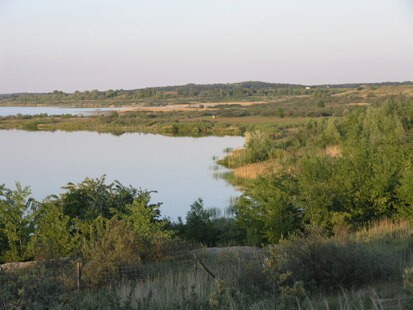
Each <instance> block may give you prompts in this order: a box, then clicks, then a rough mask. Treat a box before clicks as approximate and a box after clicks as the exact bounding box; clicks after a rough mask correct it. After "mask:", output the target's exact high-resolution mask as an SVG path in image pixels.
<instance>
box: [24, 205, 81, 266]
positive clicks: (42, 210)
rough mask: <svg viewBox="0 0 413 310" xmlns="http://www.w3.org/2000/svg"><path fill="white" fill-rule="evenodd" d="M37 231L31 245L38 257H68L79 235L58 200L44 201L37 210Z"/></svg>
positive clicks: (76, 244) (76, 243)
mask: <svg viewBox="0 0 413 310" xmlns="http://www.w3.org/2000/svg"><path fill="white" fill-rule="evenodd" d="M35 223H36V232H35V235H34V237H33V239H32V243H31V246H32V247H33V253H34V256H35V258H36V259H45V258H60V257H68V256H70V255H71V254H72V252H73V250H74V249H75V248H76V247H77V246H78V244H79V242H78V241H79V235H78V234H77V232H76V229H75V227H74V226H73V225H72V224H71V223H70V218H69V216H67V215H65V214H64V213H63V210H62V208H61V206H59V205H58V204H57V203H56V201H52V200H49V201H44V202H43V203H42V204H41V206H40V207H39V208H38V209H37V210H36V212H35Z"/></svg>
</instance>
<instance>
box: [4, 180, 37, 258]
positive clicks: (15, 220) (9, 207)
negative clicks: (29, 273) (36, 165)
mask: <svg viewBox="0 0 413 310" xmlns="http://www.w3.org/2000/svg"><path fill="white" fill-rule="evenodd" d="M30 194H31V192H30V189H29V187H24V188H23V187H22V186H21V185H20V183H16V190H9V189H7V188H5V187H4V185H2V186H0V236H1V238H0V239H1V240H2V241H3V242H2V248H0V260H2V261H6V262H16V261H23V260H26V259H28V258H30V257H31V253H30V249H29V247H28V244H29V242H30V238H31V235H32V233H33V232H34V225H33V221H32V214H33V210H34V209H35V207H36V202H35V201H34V200H33V199H31V198H29V196H30Z"/></svg>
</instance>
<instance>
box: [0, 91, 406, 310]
mask: <svg viewBox="0 0 413 310" xmlns="http://www.w3.org/2000/svg"><path fill="white" fill-rule="evenodd" d="M386 87H387V86H386ZM383 88H385V87H377V88H374V89H373V88H371V87H370V88H361V89H347V90H344V89H341V90H333V91H331V90H329V89H327V88H326V89H318V90H317V91H316V90H314V91H311V92H309V93H305V91H307V90H305V89H300V90H297V91H296V90H294V88H291V89H289V88H287V89H288V92H291V93H288V94H287V95H283V98H282V100H280V101H277V100H273V99H271V96H270V95H269V94H268V93H267V94H266V95H265V94H264V95H262V96H266V102H265V103H260V104H255V105H249V106H242V105H240V106H234V105H220V106H219V107H213V108H207V109H206V108H198V109H194V110H191V111H172V112H165V111H164V112H154V111H147V112H145V111H137V112H127V113H124V114H123V113H112V114H110V115H101V116H95V117H73V116H61V117H56V116H55V117H49V116H46V115H43V116H34V117H29V116H22V115H19V116H17V117H6V118H1V119H0V126H2V128H26V129H31V130H42V129H47V130H55V129H66V130H77V129H86V130H99V131H112V132H116V133H122V132H124V131H144V132H160V133H165V134H191V135H202V134H211V133H215V134H217V133H222V134H228V133H233V134H245V136H246V143H245V147H244V149H242V150H235V151H233V152H232V153H231V154H229V155H228V156H227V157H226V158H224V159H222V160H221V161H220V164H222V165H225V166H227V167H228V168H231V169H233V172H232V173H230V174H226V175H225V176H224V177H226V178H227V179H228V181H230V182H232V183H233V184H234V185H237V186H240V187H241V188H242V189H243V192H244V194H243V195H242V197H241V198H240V199H239V200H238V201H237V202H236V203H235V206H234V209H233V212H234V215H235V216H234V217H219V216H217V214H216V213H214V212H213V210H205V208H204V206H203V202H202V200H201V199H198V200H196V201H195V202H194V203H193V204H192V205H191V206H190V210H189V211H188V213H187V214H186V217H185V219H184V220H183V219H180V218H179V219H178V221H173V220H171V219H167V218H162V216H161V211H160V210H161V204H160V203H153V202H152V201H151V199H150V198H151V192H150V191H146V190H140V189H137V188H134V187H126V186H124V185H122V184H120V183H118V182H114V183H112V184H106V182H105V178H104V177H101V178H99V179H89V178H86V179H85V180H84V181H83V182H81V183H80V184H72V183H69V184H67V186H65V187H64V188H63V189H64V192H63V193H62V194H60V195H52V196H49V197H46V198H45V199H44V200H43V201H35V200H33V199H31V198H30V190H29V188H24V187H22V186H21V185H20V184H17V186H16V189H15V190H13V189H8V188H5V186H4V185H3V186H1V187H0V261H1V262H2V263H10V262H22V261H27V262H33V261H36V263H28V266H26V268H23V267H24V265H21V264H18V265H10V264H4V265H2V271H1V272H0V279H1V280H0V283H1V287H0V307H4V308H5V309H8V308H12V309H13V308H30V309H36V308H38V309H50V308H56V309H79V308H81V309H88V308H90V309H96V308H98V309H99V308H100V309H109V308H112V309H113V308H114V309H274V308H276V309H297V308H298V309H409V307H411V305H412V304H413V299H412V298H413V268H412V267H411V266H412V265H413V261H412V258H413V256H412V254H413V246H412V245H413V242H412V240H413V239H412V236H413V224H412V222H411V221H412V203H413V196H412V193H413V157H412V154H413V153H412V146H413V100H412V97H411V94H410V91H411V90H412V89H413V88H411V87H409V86H398V87H395V88H394V89H395V90H393V91H395V92H397V93H398V92H401V90H403V91H404V92H405V93H404V95H400V94H396V95H394V96H387V95H388V93H389V89H390V88H385V89H386V90H387V92H383ZM297 89H298V88H297ZM165 91H167V90H165ZM295 92H297V93H295ZM299 92H303V93H300V94H298V93H299ZM357 94H358V95H357ZM244 95H245V94H244ZM253 95H257V94H255V93H253ZM182 96H186V95H185V94H183V95H182ZM260 96H261V95H260ZM212 117H214V118H212ZM171 126H172V127H171ZM231 246H238V247H231ZM217 247H220V248H217ZM77 268H79V269H77ZM80 268H81V272H80V271H78V270H80ZM80 275H81V276H80ZM79 279H80V280H79Z"/></svg>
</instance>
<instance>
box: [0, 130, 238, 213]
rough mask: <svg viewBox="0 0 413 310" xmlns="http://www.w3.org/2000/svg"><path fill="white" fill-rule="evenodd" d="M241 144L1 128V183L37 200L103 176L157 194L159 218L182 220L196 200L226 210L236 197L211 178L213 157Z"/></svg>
mask: <svg viewBox="0 0 413 310" xmlns="http://www.w3.org/2000/svg"><path fill="white" fill-rule="evenodd" d="M243 142H244V139H243V138H242V137H202V138H190V137H166V136H161V135H151V134H139V133H130V134H124V135H121V136H113V135H111V134H98V133H95V132H83V131H80V132H62V131H56V132H41V131H40V132H39V131H37V132H29V131H20V130H0V145H1V151H0V184H2V183H5V184H6V187H8V188H13V189H15V186H14V183H15V181H19V182H20V183H21V184H22V185H30V187H31V190H32V196H33V197H34V198H36V199H38V200H41V199H43V198H44V197H45V196H47V195H49V194H55V193H60V192H61V191H62V190H61V189H60V187H61V186H63V185H65V184H66V183H67V182H74V183H77V182H80V181H82V180H83V179H84V178H85V177H92V178H96V177H100V176H102V175H103V174H106V175H107V178H106V179H107V181H108V182H111V181H113V180H118V181H120V182H121V183H122V184H124V185H132V186H134V187H141V188H144V189H148V190H156V191H158V193H156V194H153V195H152V202H163V206H162V208H161V211H162V214H163V215H167V216H170V217H173V218H176V217H177V216H182V217H185V214H186V212H187V211H188V209H189V205H190V204H191V203H193V202H194V200H195V199H197V198H198V197H201V198H203V199H204V202H205V205H206V207H208V208H210V207H217V208H220V209H225V208H226V207H227V206H228V205H229V201H230V199H231V197H236V196H238V195H239V192H237V191H236V190H235V189H234V188H233V187H232V186H230V185H228V184H227V183H226V182H225V181H224V180H221V179H217V178H214V173H215V172H216V170H214V169H213V168H214V166H215V163H214V160H213V159H212V157H213V156H218V157H219V158H221V157H223V156H224V155H225V154H224V152H223V150H224V149H225V148H227V147H232V148H236V147H240V146H242V145H243ZM215 169H216V166H215ZM219 171H220V172H223V171H225V169H224V168H222V167H220V168H219Z"/></svg>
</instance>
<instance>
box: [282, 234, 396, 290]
mask: <svg viewBox="0 0 413 310" xmlns="http://www.w3.org/2000/svg"><path fill="white" fill-rule="evenodd" d="M277 250H278V251H277V253H278V254H279V255H281V257H282V258H283V259H284V261H285V262H284V264H283V269H284V270H286V271H290V272H291V273H292V276H293V277H294V279H295V280H297V281H303V283H304V285H305V286H306V287H308V288H313V289H314V288H323V289H326V290H329V289H338V288H354V287H360V286H362V285H367V284H372V283H373V282H374V281H376V280H386V279H387V278H389V277H390V276H391V275H392V274H394V273H397V272H398V271H397V270H398V266H396V264H395V263H394V262H393V261H392V259H391V257H390V256H387V255H385V254H379V253H372V252H370V251H369V250H368V249H367V247H366V246H365V245H363V244H360V243H355V242H350V241H346V242H338V241H337V240H335V239H332V238H328V237H327V236H326V235H325V234H324V233H323V231H322V230H321V229H318V228H311V229H307V231H306V232H305V233H298V234H296V235H295V236H292V237H291V238H290V239H289V240H287V241H282V242H280V244H279V245H278V246H277Z"/></svg>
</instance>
